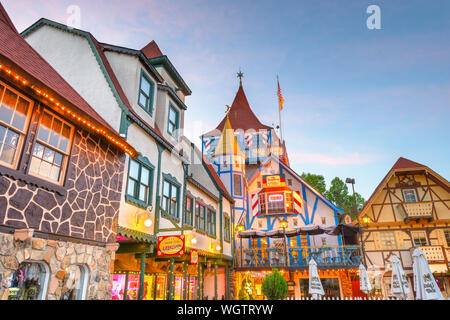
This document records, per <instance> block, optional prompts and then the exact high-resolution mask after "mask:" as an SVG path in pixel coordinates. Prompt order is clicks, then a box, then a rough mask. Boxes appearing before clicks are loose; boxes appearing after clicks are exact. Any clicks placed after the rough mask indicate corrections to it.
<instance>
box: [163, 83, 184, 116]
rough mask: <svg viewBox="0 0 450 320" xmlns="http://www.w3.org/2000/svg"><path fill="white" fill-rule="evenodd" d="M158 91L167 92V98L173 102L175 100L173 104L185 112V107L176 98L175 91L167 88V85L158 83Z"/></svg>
mask: <svg viewBox="0 0 450 320" xmlns="http://www.w3.org/2000/svg"><path fill="white" fill-rule="evenodd" d="M158 90H161V91H167V92H168V93H169V96H170V97H171V98H172V99H173V100H175V103H176V104H177V106H178V107H180V108H181V109H184V110H187V106H186V105H185V104H184V102H183V101H181V99H180V98H179V97H178V96H177V94H176V93H175V91H173V89H172V88H171V87H169V86H168V85H165V84H160V83H158Z"/></svg>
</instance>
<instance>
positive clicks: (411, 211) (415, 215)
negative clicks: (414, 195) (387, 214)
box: [401, 202, 433, 220]
mask: <svg viewBox="0 0 450 320" xmlns="http://www.w3.org/2000/svg"><path fill="white" fill-rule="evenodd" d="M401 205H402V207H403V210H404V212H405V214H406V217H405V220H413V219H423V218H433V202H407V203H403V204H401Z"/></svg>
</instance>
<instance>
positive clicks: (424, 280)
mask: <svg viewBox="0 0 450 320" xmlns="http://www.w3.org/2000/svg"><path fill="white" fill-rule="evenodd" d="M413 259H414V263H413V271H414V290H415V291H416V299H417V300H444V297H443V296H442V293H441V290H440V289H439V287H438V285H437V283H436V280H435V279H434V277H433V274H432V273H431V270H430V266H429V265H428V261H427V259H426V258H425V255H424V254H423V252H422V250H420V249H419V248H415V249H414V252H413Z"/></svg>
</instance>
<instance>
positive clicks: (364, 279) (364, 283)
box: [359, 263, 372, 294]
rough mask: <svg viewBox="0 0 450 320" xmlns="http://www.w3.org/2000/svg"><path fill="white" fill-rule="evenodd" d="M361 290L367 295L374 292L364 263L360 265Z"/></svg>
mask: <svg viewBox="0 0 450 320" xmlns="http://www.w3.org/2000/svg"><path fill="white" fill-rule="evenodd" d="M359 289H360V290H361V291H362V292H364V293H365V294H368V293H369V292H370V291H372V285H371V284H370V281H369V277H368V276H367V271H366V268H365V267H364V265H363V264H362V263H361V264H360V265H359Z"/></svg>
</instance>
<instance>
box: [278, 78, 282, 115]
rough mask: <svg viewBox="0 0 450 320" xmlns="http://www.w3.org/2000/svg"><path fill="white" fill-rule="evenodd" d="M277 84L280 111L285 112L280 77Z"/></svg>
mask: <svg viewBox="0 0 450 320" xmlns="http://www.w3.org/2000/svg"><path fill="white" fill-rule="evenodd" d="M277 83H278V101H279V103H280V110H283V103H284V99H283V95H282V94H281V89H280V82H279V81H278V77H277Z"/></svg>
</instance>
